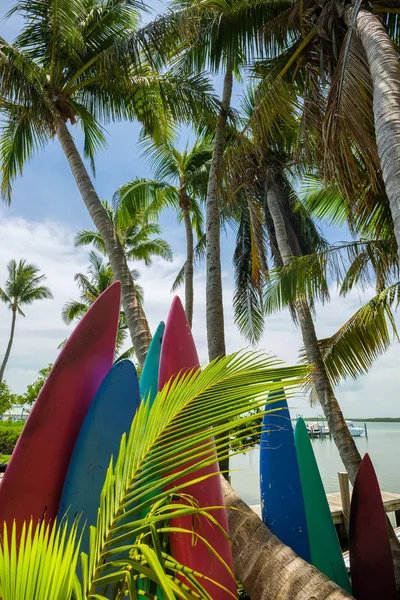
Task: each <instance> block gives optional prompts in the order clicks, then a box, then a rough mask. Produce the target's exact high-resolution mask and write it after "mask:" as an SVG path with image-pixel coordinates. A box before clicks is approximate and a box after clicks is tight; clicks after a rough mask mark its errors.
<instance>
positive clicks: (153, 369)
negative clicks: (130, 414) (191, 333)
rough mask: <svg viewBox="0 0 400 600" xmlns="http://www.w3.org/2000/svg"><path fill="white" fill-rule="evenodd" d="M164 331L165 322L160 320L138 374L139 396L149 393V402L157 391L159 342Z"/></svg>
mask: <svg viewBox="0 0 400 600" xmlns="http://www.w3.org/2000/svg"><path fill="white" fill-rule="evenodd" d="M164 331H165V323H164V322H163V321H161V323H160V324H159V325H158V327H157V329H156V331H155V333H154V335H153V339H152V340H151V344H150V346H149V350H148V352H147V356H146V360H145V361H144V365H143V370H142V374H141V376H140V396H141V397H142V398H147V397H148V395H150V402H151V403H152V402H153V400H154V398H155V397H156V395H157V392H158V369H159V366H160V354H161V344H162V339H163V336H164Z"/></svg>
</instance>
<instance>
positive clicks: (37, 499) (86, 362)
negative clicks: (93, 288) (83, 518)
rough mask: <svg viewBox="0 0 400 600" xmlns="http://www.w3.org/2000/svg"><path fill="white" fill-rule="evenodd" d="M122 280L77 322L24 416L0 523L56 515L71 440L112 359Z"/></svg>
mask: <svg viewBox="0 0 400 600" xmlns="http://www.w3.org/2000/svg"><path fill="white" fill-rule="evenodd" d="M120 297H121V285H120V283H119V281H118V282H115V283H113V284H112V285H111V286H110V287H109V288H108V289H107V290H106V291H105V292H104V293H103V294H102V295H101V296H100V297H99V298H98V299H97V300H96V302H95V303H94V304H93V306H92V307H91V308H90V309H89V311H88V312H87V313H86V315H85V316H84V317H83V318H82V319H81V321H79V323H78V325H77V326H76V328H75V330H74V331H73V333H72V334H71V335H70V337H69V338H68V340H67V343H66V344H65V346H64V348H63V349H62V351H61V352H60V354H59V356H58V358H57V360H56V361H55V363H54V365H53V368H52V370H51V372H50V375H49V377H48V379H47V381H46V383H45V385H44V386H43V389H42V391H41V392H40V395H39V397H38V399H37V400H36V402H35V404H34V405H33V409H32V411H31V413H30V415H29V418H28V420H27V422H26V424H25V427H24V429H23V431H22V433H21V436H20V438H19V440H18V443H17V445H16V447H15V449H14V452H13V454H12V457H11V461H10V463H9V465H8V467H7V471H6V473H5V475H4V478H3V480H2V483H1V486H0V522H2V521H6V523H7V526H10V527H11V525H12V522H13V521H14V519H15V520H16V523H17V528H18V531H20V530H21V528H22V525H23V522H24V520H30V519H31V518H33V520H34V521H37V522H40V521H41V520H42V519H43V518H45V519H46V520H50V519H53V518H54V517H56V516H57V509H58V504H59V501H60V497H61V492H62V489H63V485H64V480H65V475H66V472H67V469H68V465H69V461H70V458H71V455H72V451H73V449H74V445H75V442H76V439H77V436H78V433H79V430H80V428H81V425H82V423H83V420H84V418H85V416H86V413H87V410H88V408H89V405H90V403H91V401H92V400H93V398H94V396H95V394H96V392H97V389H98V388H99V386H100V384H101V382H102V380H103V379H104V377H105V376H106V374H107V373H108V371H109V370H110V368H111V366H112V364H113V360H114V350H115V341H116V335H117V328H118V319H119V312H120Z"/></svg>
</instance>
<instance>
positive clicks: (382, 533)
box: [350, 454, 397, 600]
mask: <svg viewBox="0 0 400 600" xmlns="http://www.w3.org/2000/svg"><path fill="white" fill-rule="evenodd" d="M350 573H351V582H352V583H351V585H352V589H353V595H354V597H355V598H357V600H378V598H382V600H383V598H384V599H385V600H396V598H397V594H396V581H395V575H394V568H393V558H392V552H391V549H390V542H389V532H388V525H387V521H386V516H385V509H384V507H383V503H382V495H381V491H380V489H379V484H378V480H377V478H376V474H375V470H374V467H373V466H372V462H371V459H370V457H369V455H368V454H366V455H365V456H364V458H363V460H362V462H361V465H360V467H359V469H358V473H357V477H356V481H355V483H354V489H353V496H352V499H351V509H350Z"/></svg>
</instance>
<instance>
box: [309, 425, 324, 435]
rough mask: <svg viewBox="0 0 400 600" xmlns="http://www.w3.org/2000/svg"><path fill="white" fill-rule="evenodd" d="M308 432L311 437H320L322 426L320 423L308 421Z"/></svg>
mask: <svg viewBox="0 0 400 600" xmlns="http://www.w3.org/2000/svg"><path fill="white" fill-rule="evenodd" d="M307 432H308V435H309V436H310V437H319V436H320V435H322V427H321V425H320V423H317V422H308V423H307Z"/></svg>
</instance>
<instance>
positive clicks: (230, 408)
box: [0, 353, 345, 600]
mask: <svg viewBox="0 0 400 600" xmlns="http://www.w3.org/2000/svg"><path fill="white" fill-rule="evenodd" d="M304 373H305V368H304V366H296V367H285V366H282V364H281V363H279V362H278V361H276V360H275V359H272V358H271V357H265V356H260V355H259V354H256V355H252V354H251V353H242V354H236V355H232V356H230V357H226V358H223V359H221V360H220V361H218V362H214V363H212V364H210V365H208V366H207V367H206V368H205V369H204V371H203V372H202V373H199V372H195V373H193V372H190V373H186V374H184V375H183V376H182V377H180V378H177V379H176V380H175V381H174V382H173V384H172V386H170V385H168V386H165V387H164V390H162V391H160V392H159V393H158V395H157V397H156V398H155V400H154V402H153V403H151V405H150V403H149V402H142V403H141V405H140V407H139V409H138V411H137V413H136V416H135V418H134V420H133V423H132V427H131V430H130V433H129V436H128V437H127V438H125V436H124V437H123V439H122V441H121V446H120V451H119V455H118V456H117V457H116V460H115V463H114V462H113V461H112V460H111V463H110V466H109V468H108V471H107V474H106V477H105V483H104V487H103V491H102V493H101V497H100V499H99V511H98V515H97V522H96V523H91V524H90V525H91V531H90V545H89V555H87V554H86V553H82V554H81V557H80V558H81V573H82V575H83V576H82V577H81V578H80V581H79V580H78V579H77V578H75V573H76V568H77V563H78V560H79V532H78V531H77V526H76V525H74V526H73V527H72V532H71V533H69V532H68V531H67V530H66V529H64V527H67V525H65V524H64V523H63V522H62V523H61V525H58V524H57V525H48V526H46V525H45V524H44V523H43V524H42V525H39V527H36V526H35V527H33V525H32V524H31V525H30V526H26V525H24V528H23V534H22V535H21V538H20V540H19V541H18V542H17V538H16V535H15V529H14V535H11V532H7V531H6V530H4V531H3V532H2V535H3V539H5V538H7V537H9V539H10V543H9V544H4V545H3V547H2V552H0V573H1V578H0V589H1V596H2V598H3V600H14V598H16V597H18V591H19V590H21V589H23V590H25V593H24V599H25V600H40V599H43V600H44V598H48V597H49V595H50V596H51V597H54V598H55V597H57V598H59V600H71V598H72V597H74V598H81V599H82V600H86V599H88V598H91V597H93V596H96V597H107V598H110V599H116V598H121V597H127V598H130V599H131V600H134V599H135V598H137V597H138V596H139V593H138V590H139V589H141V590H143V585H146V583H147V582H148V583H150V584H153V585H154V584H157V585H158V586H159V587H160V588H161V589H162V593H163V595H164V596H165V598H170V599H171V600H173V599H174V598H183V599H186V598H194V597H199V598H204V599H205V598H210V597H211V596H210V595H209V594H206V593H205V591H204V590H203V588H202V584H203V582H204V578H202V577H201V574H200V573H197V572H195V571H192V570H191V569H188V568H187V567H185V565H182V564H180V563H179V562H177V561H176V560H175V559H174V557H173V556H171V555H170V554H169V550H168V546H166V545H165V541H166V537H167V536H168V534H169V533H170V532H171V529H172V530H174V526H173V525H172V524H170V520H171V519H172V518H174V516H176V515H177V513H179V515H180V516H182V515H187V516H192V518H190V519H189V520H188V522H189V523H190V525H189V527H188V529H187V533H188V535H189V536H190V535H192V536H193V538H194V539H195V540H196V539H197V540H202V541H203V543H205V544H207V541H206V540H204V538H203V537H202V532H201V528H200V530H199V529H198V528H197V527H192V525H191V524H192V523H193V524H195V523H196V522H197V520H198V518H199V517H200V516H201V517H202V518H206V519H209V520H211V522H212V523H213V525H214V526H215V527H219V526H220V525H219V524H218V522H217V521H216V520H215V518H214V517H213V515H212V511H210V510H209V511H207V510H205V509H204V508H202V507H200V506H199V505H198V504H197V503H196V502H195V500H194V499H193V498H190V497H189V496H188V495H187V494H186V493H185V491H186V490H187V487H186V486H187V484H188V483H189V482H190V480H191V479H192V480H195V479H196V478H197V477H198V469H199V468H200V466H201V467H204V466H207V465H211V464H213V463H214V462H215V461H216V454H215V453H212V454H210V453H208V452H207V453H206V454H207V456H204V443H206V441H207V439H208V436H209V429H210V427H213V428H214V429H215V430H217V431H219V432H220V434H221V435H222V436H224V437H226V435H227V434H228V432H229V429H230V428H231V427H232V424H233V423H235V424H239V425H241V426H243V435H246V433H248V431H247V429H248V428H246V423H247V424H249V423H250V422H251V418H252V417H251V416H249V415H248V411H249V410H256V409H258V408H261V407H263V406H264V403H265V398H266V397H268V395H269V394H270V393H271V392H273V391H276V390H277V389H278V387H279V389H281V388H282V387H284V389H285V390H287V391H289V390H294V389H296V387H297V386H298V385H299V384H300V383H301V381H302V377H303V376H304ZM277 380H278V381H277ZM167 397H168V402H167V404H166V402H165V401H166V398H167ZM166 405H168V410H165V407H166ZM227 413H228V414H229V417H228V419H227ZM148 423H151V424H152V426H151V427H148V426H147V427H146V424H148ZM250 428H252V426H251V425H250ZM177 431H185V432H186V433H187V435H184V436H182V435H176V432H177ZM160 448H162V452H161V453H160ZM188 457H190V460H188ZM149 473H150V476H149ZM180 475H184V477H181V478H180V480H179V476H180ZM217 477H219V475H217ZM179 481H180V482H179ZM171 486H172V487H171ZM183 497H184V501H183V502H182V499H183ZM17 526H18V524H17ZM21 526H22V524H21ZM175 530H176V526H175ZM179 531H180V532H182V531H181V529H180V530H179ZM57 533H58V534H59V535H57ZM64 533H65V534H66V535H65V536H64V535H63V534H64ZM48 536H50V537H48ZM32 538H33V539H34V542H33V543H32ZM49 539H50V540H51V542H50V543H49ZM127 540H128V541H130V540H134V542H133V543H129V544H127ZM17 544H18V552H17V551H16V546H17ZM277 546H278V547H280V548H281V549H283V548H284V547H283V545H279V543H278V544H277ZM13 556H14V558H15V556H17V558H16V559H15V560H14V563H13V564H14V567H15V568H13V569H10V568H8V566H7V565H9V564H10V560H11V561H12V560H13V559H12V557H13ZM38 557H39V559H38ZM115 557H118V559H117V560H116V559H115ZM212 560H214V561H216V560H218V556H216V555H215V553H214V552H213V549H212V548H210V561H212ZM292 560H293V559H292ZM313 572H314V578H315V579H314V580H315V581H317V580H318V576H317V575H316V574H315V569H313ZM283 581H284V579H283ZM319 581H320V582H321V583H323V582H324V581H325V582H326V579H324V578H323V577H322V576H321V577H320V578H319ZM206 584H207V585H208V586H209V585H210V582H206ZM188 586H190V587H188ZM258 586H259V588H260V587H261V588H264V589H265V590H266V589H268V586H269V579H268V578H265V580H263V576H262V573H261V574H260V573H259V579H258ZM106 588H107V591H106ZM328 588H330V589H331V591H332V592H334V591H336V592H337V597H338V598H340V597H342V596H340V591H339V590H338V588H336V587H335V586H334V584H331V585H328V584H326V583H325V589H328ZM253 597H254V598H256V596H253ZM343 597H345V596H343Z"/></svg>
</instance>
